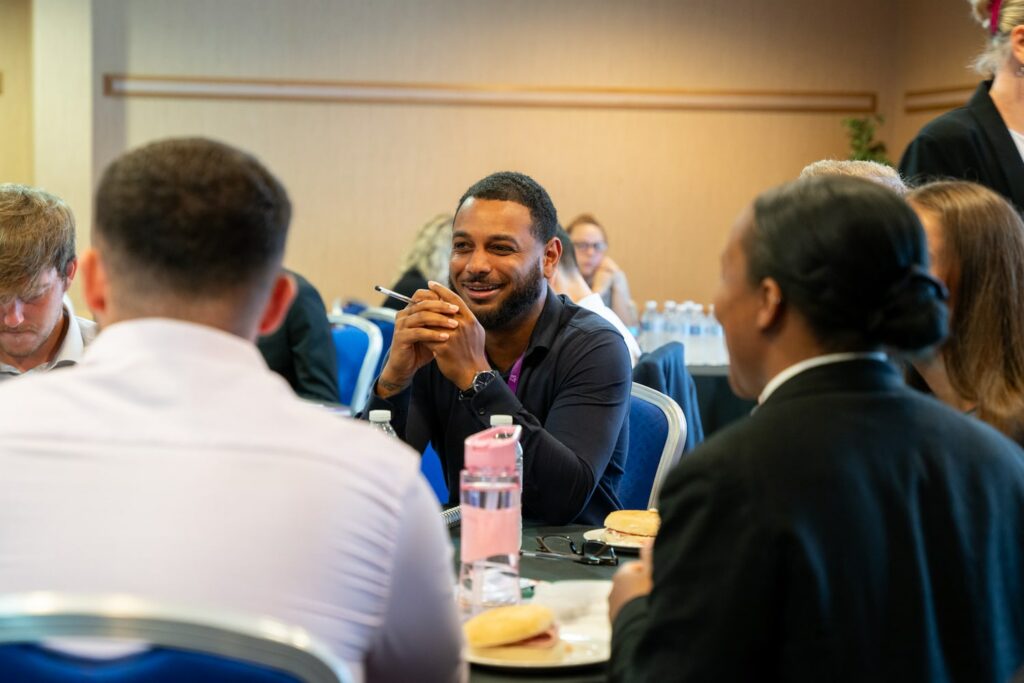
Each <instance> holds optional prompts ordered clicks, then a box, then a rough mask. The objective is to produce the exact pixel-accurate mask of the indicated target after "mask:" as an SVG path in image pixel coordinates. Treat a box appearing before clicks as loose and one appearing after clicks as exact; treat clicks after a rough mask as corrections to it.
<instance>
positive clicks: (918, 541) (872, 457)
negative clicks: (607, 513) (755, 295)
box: [611, 360, 1024, 683]
mask: <svg viewBox="0 0 1024 683" xmlns="http://www.w3.org/2000/svg"><path fill="white" fill-rule="evenodd" d="M661 511H662V515H663V524H662V527H661V531H660V533H659V535H658V538H657V541H656V543H655V547H654V590H653V592H652V593H651V595H650V596H649V597H647V598H640V599H637V600H634V601H632V602H630V603H628V604H627V605H626V606H625V607H624V608H623V610H622V612H621V613H620V614H619V616H618V618H617V619H616V622H615V624H614V635H613V639H612V646H613V656H612V664H611V674H612V680H615V681H659V682H660V681H701V682H702V683H703V682H705V681H716V682H719V683H720V682H722V681H806V682H808V683H811V682H813V683H822V682H824V681H829V682H832V681H851V682H852V681H863V682H866V681H872V682H885V681H892V682H894V683H895V682H897V681H898V682H899V683H907V682H913V681H920V682H922V683H924V682H926V681H927V682H928V683H936V682H943V681H964V682H967V681H970V682H971V683H986V682H991V683H997V682H998V683H1006V681H1008V680H1009V679H1010V678H1011V676H1012V675H1013V673H1014V671H1015V670H1016V669H1017V668H1018V667H1019V666H1020V665H1021V663H1022V662H1024V452H1022V451H1021V450H1020V449H1019V448H1018V447H1017V445H1016V444H1014V443H1013V442H1012V441H1010V440H1009V439H1007V438H1005V437H1004V436H1003V435H1001V434H999V433H998V432H996V431H995V430H994V429H992V428H990V427H988V426H987V425H985V424H983V423H981V422H979V421H977V420H973V419H971V418H968V417H965V416H963V415H961V414H959V413H957V412H955V411H953V410H951V409H949V408H948V407H946V406H944V405H942V404H940V403H939V402H938V401H936V400H935V399H933V398H930V397H928V396H923V395H920V394H917V393H916V392H913V391H912V390H910V389H908V388H906V387H905V386H904V385H903V383H902V381H901V380H900V377H899V375H898V374H897V372H896V371H895V370H894V369H893V368H892V367H890V366H889V365H887V364H886V363H883V362H881V361H874V360H854V361H846V362H842V363H836V364H831V365H825V366H819V367H816V368H813V369H810V370H807V371H805V372H803V373H801V374H799V375H797V376H796V377H794V378H793V379H791V380H789V381H788V382H786V383H785V384H783V385H782V386H781V387H779V389H778V390H777V391H776V392H775V393H773V394H772V395H771V396H770V397H769V399H768V400H767V401H766V402H765V403H764V404H763V405H762V406H761V407H760V408H758V409H757V411H756V412H755V413H754V414H753V415H752V416H751V417H749V418H746V419H744V420H741V421H739V422H736V423H734V424H733V425H731V426H729V427H728V428H726V429H724V430H722V431H721V432H718V433H717V434H715V435H713V436H712V437H710V438H709V439H708V440H707V441H705V442H704V444H703V445H702V446H700V447H698V448H697V449H696V450H695V451H694V452H693V453H692V454H691V455H690V456H689V457H687V458H684V459H683V460H682V461H680V463H679V465H678V467H677V468H676V469H675V470H674V471H673V472H672V474H671V475H670V476H669V478H668V481H667V483H666V485H665V487H664V488H663V489H662V493H661Z"/></svg>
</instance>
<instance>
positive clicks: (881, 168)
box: [800, 159, 907, 196]
mask: <svg viewBox="0 0 1024 683" xmlns="http://www.w3.org/2000/svg"><path fill="white" fill-rule="evenodd" d="M836 175H839V176H853V177H854V178H866V179H867V180H871V181H874V182H876V183H878V184H879V185H882V186H883V187H888V188H889V189H890V190H892V191H894V192H895V193H896V194H898V195H901V196H902V195H905V194H907V185H906V183H904V182H903V178H901V177H900V172H899V171H897V170H896V169H895V168H893V167H892V166H887V165H886V164H881V163H879V162H877V161H861V160H847V159H822V160H821V161H815V162H814V163H813V164H807V165H806V166H804V168H803V170H802V171H800V177H801V178H816V177H820V176H836Z"/></svg>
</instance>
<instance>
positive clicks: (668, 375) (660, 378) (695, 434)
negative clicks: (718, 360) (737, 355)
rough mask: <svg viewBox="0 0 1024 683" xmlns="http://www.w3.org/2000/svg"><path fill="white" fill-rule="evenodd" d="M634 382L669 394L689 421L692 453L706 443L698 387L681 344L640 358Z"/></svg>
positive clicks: (671, 344) (688, 446)
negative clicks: (704, 441) (703, 442)
mask: <svg viewBox="0 0 1024 683" xmlns="http://www.w3.org/2000/svg"><path fill="white" fill-rule="evenodd" d="M633 382H634V383H636V384H643V385H644V386H647V387H650V388H652V389H655V390H657V391H660V392H661V393H663V394H665V395H666V396H668V397H669V398H671V399H672V400H673V401H675V402H676V403H677V404H679V407H680V408H681V409H682V411H683V416H684V417H685V418H686V443H685V444H684V445H683V452H684V453H688V452H690V451H692V450H693V449H694V448H696V447H697V445H698V444H700V442H701V441H703V440H704V426H703V423H702V420H701V412H700V403H699V399H698V396H697V384H696V382H695V381H694V379H693V376H692V375H690V371H689V370H688V369H687V368H686V349H685V347H684V346H683V345H682V344H681V343H679V342H669V343H667V344H664V345H662V346H659V347H658V348H656V349H654V350H653V351H651V352H650V353H645V354H643V355H642V356H640V360H639V361H637V364H636V367H635V368H633Z"/></svg>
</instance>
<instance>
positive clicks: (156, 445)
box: [0, 139, 465, 681]
mask: <svg viewBox="0 0 1024 683" xmlns="http://www.w3.org/2000/svg"><path fill="white" fill-rule="evenodd" d="M290 215H291V208H290V204H289V201H288V197H287V194H286V193H285V190H284V188H283V187H282V186H281V185H280V183H279V182H278V181H277V179H276V178H275V177H274V176H273V175H271V174H270V172H269V171H267V170H266V169H265V168H264V167H263V166H262V165H261V164H260V163H259V162H258V161H257V160H256V159H254V158H252V157H251V156H249V155H247V154H245V153H243V152H240V151H238V150H235V149H233V148H231V147H228V146H226V145H223V144H220V143H216V142H212V141H208V140H201V139H181V140H167V141H162V142H157V143H153V144H150V145H147V146H145V147H142V148H139V149H137V150H134V151H131V152H128V153H127V154H125V155H123V156H122V157H120V158H119V159H118V160H116V161H115V162H114V163H113V164H112V165H111V166H110V167H109V168H108V169H107V170H106V172H105V174H104V175H103V178H102V180H101V182H100V186H99V189H98V191H97V199H96V218H97V221H96V223H97V224H96V228H95V231H94V233H95V234H94V235H93V248H92V249H90V250H88V251H87V252H85V253H84V254H83V255H82V257H81V271H82V279H83V282H84V291H85V299H86V303H87V304H88V306H89V307H90V308H91V309H92V310H93V312H94V313H95V315H96V317H97V319H98V320H99V322H100V324H101V325H102V327H103V328H104V332H103V334H102V335H101V336H100V337H99V338H98V339H97V340H96V342H95V343H94V344H93V345H92V346H91V347H90V348H89V350H88V353H87V354H86V355H85V357H84V359H83V360H82V362H81V363H79V364H78V366H76V367H74V368H71V369H68V370H65V371H62V372H60V373H48V374H44V375H38V376H36V377H31V378H25V379H23V380H19V381H17V382H11V383H9V386H6V387H4V389H3V390H2V391H0V411H2V413H3V415H4V419H3V420H2V421H0V471H2V472H3V477H0V507H2V509H3V510H4V514H3V515H0V587H2V590H3V591H4V592H7V593H22V592H28V591H36V590H50V591H59V592H66V593H75V594H83V593H84V594H98V593H99V594H102V593H119V594H124V593H126V594H131V595H136V596H140V597H143V598H147V599H152V600H158V601H162V602H170V603H173V604H177V605H181V606H186V607H199V608H206V609H220V610H225V611H228V612H231V613H241V614H250V615H255V616H269V617H272V618H275V619H277V620H280V621H283V622H286V623H290V624H294V625H296V626H299V627H302V628H305V629H306V630H307V631H308V632H309V633H310V634H311V635H312V636H314V637H316V638H318V639H319V640H320V641H321V642H324V643H326V644H327V645H328V647H330V648H331V650H332V651H333V652H334V653H335V655H336V656H338V657H339V658H341V659H343V660H344V661H345V662H347V663H348V665H349V666H350V667H351V669H352V671H353V673H354V675H355V677H356V680H358V681H363V680H372V681H412V680H424V681H427V680H429V681H452V680H459V679H461V678H464V677H465V664H464V663H463V662H462V661H461V650H462V641H461V632H460V629H459V624H458V618H457V615H456V612H455V604H454V600H453V594H452V593H453V590H452V583H453V568H452V552H451V546H450V543H449V540H448V536H447V533H446V532H445V529H444V528H443V525H442V522H441V519H440V515H439V508H438V505H437V503H436V501H435V500H434V498H433V494H432V493H431V492H430V490H429V487H428V485H427V483H426V481H425V480H424V479H423V478H422V477H421V476H420V474H419V458H418V455H417V454H416V453H414V452H413V451H411V450H410V449H409V448H408V447H406V446H405V445H403V444H402V443H401V442H399V441H397V440H392V439H387V438H386V437H384V436H383V435H382V434H380V433H378V432H376V431H374V430H373V429H372V428H370V427H368V426H367V425H366V424H364V423H360V422H357V421H352V420H347V419H342V418H338V417H335V416H333V415H331V414H330V413H328V412H326V411H323V410H322V409H321V408H319V407H316V406H313V405H309V404H306V403H304V402H302V401H300V400H299V399H297V398H296V397H295V396H294V394H293V393H292V391H291V389H290V388H289V386H288V384H287V383H286V382H285V380H284V379H282V378H281V377H279V376H278V375H276V374H274V373H272V372H271V371H270V370H269V369H268V368H267V366H266V364H265V363H264V362H263V360H262V358H261V356H260V354H259V352H258V351H257V349H256V347H255V345H254V344H253V340H254V339H255V338H256V336H257V334H258V333H265V332H269V331H271V330H273V329H274V328H275V327H276V326H277V325H278V324H279V323H280V321H281V319H282V318H283V317H284V315H285V313H286V312H287V310H288V306H289V304H290V303H291V300H292V298H293V296H294V290H295V284H294V281H293V280H292V279H291V278H290V277H289V276H288V275H287V274H285V273H284V272H283V271H282V269H281V259H282V254H283V252H284V246H285V237H286V233H287V228H288V223H289V220H290Z"/></svg>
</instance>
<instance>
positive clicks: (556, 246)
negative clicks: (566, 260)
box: [544, 237, 562, 280]
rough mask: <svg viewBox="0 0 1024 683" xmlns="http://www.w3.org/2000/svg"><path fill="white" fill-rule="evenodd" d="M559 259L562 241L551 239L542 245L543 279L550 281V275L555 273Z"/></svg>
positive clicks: (555, 238)
mask: <svg viewBox="0 0 1024 683" xmlns="http://www.w3.org/2000/svg"><path fill="white" fill-rule="evenodd" d="M561 259H562V241H561V240H560V239H558V238H557V237H552V238H551V239H549V240H548V243H547V244H545V245H544V277H546V278H547V279H549V280H550V279H551V275H552V274H553V273H554V272H555V269H556V268H557V267H558V262H559V261H560V260H561Z"/></svg>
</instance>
